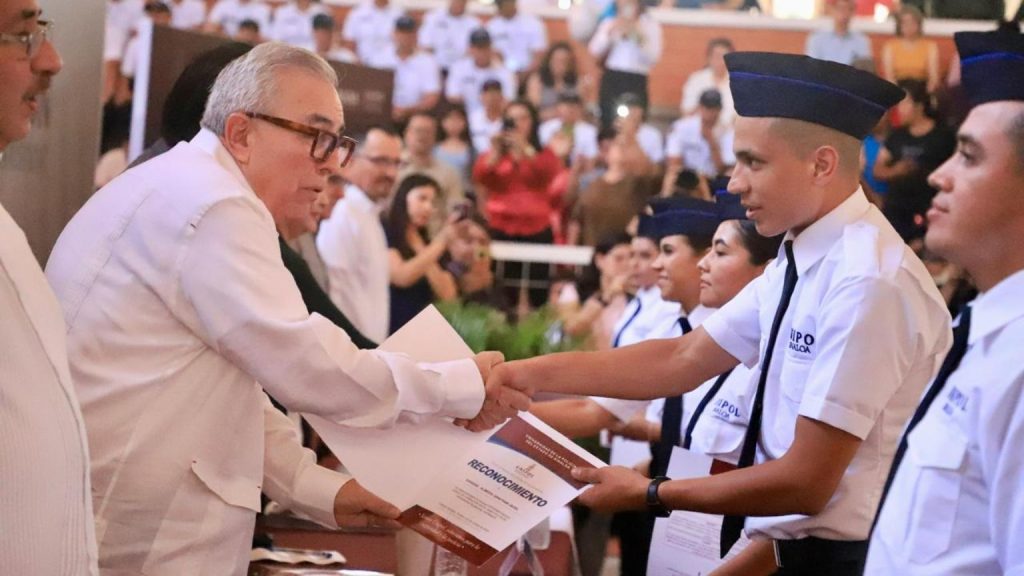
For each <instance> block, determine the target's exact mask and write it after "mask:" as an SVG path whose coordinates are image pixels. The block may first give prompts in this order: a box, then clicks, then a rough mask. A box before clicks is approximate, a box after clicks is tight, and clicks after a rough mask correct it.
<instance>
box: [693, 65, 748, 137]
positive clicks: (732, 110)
mask: <svg viewBox="0 0 1024 576" xmlns="http://www.w3.org/2000/svg"><path fill="white" fill-rule="evenodd" d="M711 89H715V90H718V93H719V94H721V95H722V114H721V115H720V116H719V117H718V123H719V124H721V125H723V126H732V124H733V121H734V120H735V119H736V105H735V104H733V101H732V90H730V89H729V77H728V76H726V78H725V80H723V81H721V82H715V75H714V74H712V73H711V69H710V68H701V69H700V70H697V71H696V72H694V73H693V74H690V77H689V78H687V79H686V83H685V84H683V97H682V101H681V102H680V104H679V109H680V111H681V112H682V113H683V116H689V115H690V114H693V113H694V112H696V111H697V105H698V104H700V95H701V94H703V93H704V92H706V91H708V90H711Z"/></svg>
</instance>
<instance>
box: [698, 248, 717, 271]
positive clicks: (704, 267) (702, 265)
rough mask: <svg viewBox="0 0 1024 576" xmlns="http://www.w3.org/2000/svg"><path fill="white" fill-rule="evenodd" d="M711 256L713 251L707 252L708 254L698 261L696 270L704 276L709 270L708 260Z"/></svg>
mask: <svg viewBox="0 0 1024 576" xmlns="http://www.w3.org/2000/svg"><path fill="white" fill-rule="evenodd" d="M712 254H714V252H713V251H708V253H707V254H705V255H704V257H703V258H701V259H700V262H697V269H698V270H700V272H701V274H706V273H707V272H708V271H709V270H710V269H711V268H710V267H709V266H708V260H709V259H710V258H711V255H712Z"/></svg>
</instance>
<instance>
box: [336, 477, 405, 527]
mask: <svg viewBox="0 0 1024 576" xmlns="http://www.w3.org/2000/svg"><path fill="white" fill-rule="evenodd" d="M400 514H401V511H400V510H399V509H398V508H396V507H395V506H393V505H392V504H390V503H388V502H386V501H384V500H381V499H380V498H378V497H377V496H376V495H375V494H373V493H372V492H370V491H369V490H367V489H366V488H363V487H362V486H361V485H360V484H359V482H356V481H355V480H349V481H348V482H346V483H345V484H344V485H343V486H342V487H341V489H340V490H338V494H337V495H335V496H334V519H335V521H337V523H338V526H341V527H342V528H367V527H371V528H392V529H398V528H401V527H402V525H401V524H399V523H398V520H397V518H398V516H399V515H400Z"/></svg>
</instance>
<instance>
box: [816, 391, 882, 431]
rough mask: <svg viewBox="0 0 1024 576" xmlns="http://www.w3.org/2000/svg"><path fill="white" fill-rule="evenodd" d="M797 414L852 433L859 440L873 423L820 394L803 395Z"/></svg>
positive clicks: (869, 419) (869, 429)
mask: <svg viewBox="0 0 1024 576" xmlns="http://www.w3.org/2000/svg"><path fill="white" fill-rule="evenodd" d="M799 414H800V415H801V416H806V417H807V418H811V419H814V420H817V421H819V422H824V423H825V424H828V425H829V426H832V427H834V428H838V429H840V430H842V431H843V432H847V433H849V434H853V435H854V436H856V437H857V438H860V439H861V440H864V439H865V438H867V437H868V433H870V432H871V428H872V427H874V425H875V421H874V420H872V419H871V418H868V417H867V416H864V415H863V414H858V413H856V412H854V411H852V410H850V409H849V408H846V407H844V406H840V405H839V404H835V403H833V402H829V401H828V400H827V399H825V398H822V397H820V396H804V398H803V400H802V401H801V402H800V412H799Z"/></svg>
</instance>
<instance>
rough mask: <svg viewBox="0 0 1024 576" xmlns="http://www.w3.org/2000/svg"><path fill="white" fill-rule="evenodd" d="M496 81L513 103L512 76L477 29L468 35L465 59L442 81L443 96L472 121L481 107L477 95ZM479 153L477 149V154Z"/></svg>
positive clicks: (515, 85) (487, 36) (482, 30)
mask: <svg viewBox="0 0 1024 576" xmlns="http://www.w3.org/2000/svg"><path fill="white" fill-rule="evenodd" d="M491 80H494V81H497V82H498V83H499V84H500V85H501V93H502V94H503V95H504V96H505V99H506V100H513V99H514V98H515V97H516V93H517V92H518V90H519V88H518V86H519V84H518V83H517V82H516V76H515V74H514V73H513V72H512V71H511V70H509V69H508V68H505V66H503V65H502V63H501V58H500V57H499V56H498V53H497V52H495V50H494V48H493V46H492V45H491V34H490V32H488V31H487V29H486V28H477V29H476V30H474V31H473V32H471V33H470V35H469V55H468V56H466V57H465V58H463V59H461V60H459V61H457V62H455V64H452V67H451V68H449V69H448V78H447V79H446V80H445V85H444V96H445V98H447V99H448V101H449V102H451V103H453V104H462V105H463V106H465V107H466V112H468V113H469V114H470V117H471V118H472V114H473V112H475V111H476V110H478V109H479V108H480V106H481V105H482V103H481V102H480V94H481V93H482V91H483V86H484V84H485V83H486V82H488V81H491ZM477 151H478V152H479V151H480V150H479V149H478V150H477Z"/></svg>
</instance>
